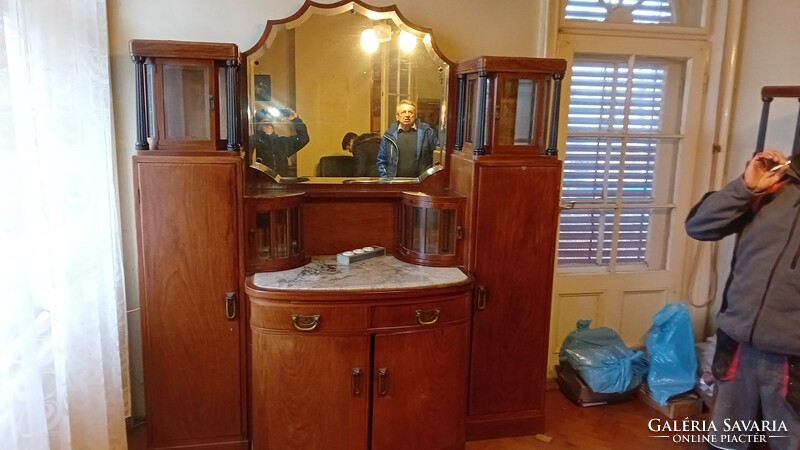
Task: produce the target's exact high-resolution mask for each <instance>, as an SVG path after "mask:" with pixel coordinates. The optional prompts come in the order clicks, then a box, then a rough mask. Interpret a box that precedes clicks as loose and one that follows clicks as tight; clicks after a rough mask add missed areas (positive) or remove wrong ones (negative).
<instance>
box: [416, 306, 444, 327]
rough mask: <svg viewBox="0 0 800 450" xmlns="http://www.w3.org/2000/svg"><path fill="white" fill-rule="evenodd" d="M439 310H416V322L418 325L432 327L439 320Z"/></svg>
mask: <svg viewBox="0 0 800 450" xmlns="http://www.w3.org/2000/svg"><path fill="white" fill-rule="evenodd" d="M440 312H441V310H440V309H439V308H436V309H430V310H428V311H423V310H421V309H418V310H417V322H419V324H420V325H433V324H435V323H436V321H437V320H439V313H440Z"/></svg>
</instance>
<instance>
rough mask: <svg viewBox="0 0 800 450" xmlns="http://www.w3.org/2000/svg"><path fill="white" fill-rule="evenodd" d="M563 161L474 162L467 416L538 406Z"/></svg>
mask: <svg viewBox="0 0 800 450" xmlns="http://www.w3.org/2000/svg"><path fill="white" fill-rule="evenodd" d="M560 169H561V167H560V165H558V164H547V165H543V166H540V167H537V166H536V165H535V164H533V165H529V166H527V165H517V166H502V165H495V166H478V168H477V172H476V182H475V184H476V198H475V215H476V218H477V219H476V222H475V230H474V233H473V236H472V239H474V241H473V242H474V250H473V251H474V254H473V257H474V260H473V262H474V271H473V272H474V276H475V278H476V284H477V285H478V286H481V287H483V288H484V289H485V291H486V306H485V308H484V309H481V310H476V311H475V314H474V316H473V326H472V362H471V370H470V402H469V414H470V415H471V416H473V415H486V414H497V413H503V412H513V411H517V412H522V411H533V410H542V409H543V407H544V405H543V399H544V381H545V364H546V360H547V339H548V325H549V321H550V301H551V299H550V296H551V288H552V278H553V264H554V262H553V258H554V253H555V233H556V226H557V220H558V202H559V198H558V194H559V192H558V189H559V186H560V176H561V170H560Z"/></svg>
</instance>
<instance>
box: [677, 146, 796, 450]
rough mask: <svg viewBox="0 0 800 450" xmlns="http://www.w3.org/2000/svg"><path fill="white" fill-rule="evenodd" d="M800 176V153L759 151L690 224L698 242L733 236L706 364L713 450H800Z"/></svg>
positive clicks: (703, 202) (693, 213)
mask: <svg viewBox="0 0 800 450" xmlns="http://www.w3.org/2000/svg"><path fill="white" fill-rule="evenodd" d="M787 162H788V164H787ZM799 173H800V156H795V157H793V159H792V160H791V161H789V160H788V159H787V158H786V157H785V156H783V155H782V154H780V153H778V152H775V151H764V152H760V153H756V154H755V156H754V157H753V159H751V160H750V161H749V162H748V163H747V167H746V169H745V171H744V174H743V175H742V176H740V177H738V178H737V179H735V180H733V181H731V182H730V183H729V184H728V185H726V186H725V187H723V188H722V189H721V190H719V191H716V192H712V193H709V194H706V195H705V196H704V197H703V199H702V200H701V201H700V202H699V203H698V204H697V205H695V206H694V208H692V211H691V212H690V213H689V216H688V217H687V219H686V223H685V226H686V232H687V233H688V234H689V236H691V237H693V238H694V239H698V240H701V241H715V240H719V239H722V238H724V237H725V236H728V235H731V234H735V235H736V247H735V250H734V255H733V260H732V262H731V271H730V275H729V277H728V281H727V282H726V284H725V290H724V292H723V295H722V305H721V307H720V311H719V315H718V316H717V326H718V330H717V349H716V352H715V354H714V361H713V364H712V371H713V373H714V376H715V377H716V378H717V380H718V381H717V394H716V399H715V402H714V417H713V420H712V422H713V427H710V428H711V429H710V431H709V435H708V439H709V444H711V445H712V446H713V447H716V448H723V449H746V448H748V446H749V445H752V443H753V442H764V441H768V442H769V445H770V448H771V449H772V450H783V449H794V450H797V449H800V267H798V259H800V232H798V231H800V175H798V174H799ZM756 420H757V421H758V422H745V421H756ZM761 420H763V421H764V422H761ZM753 423H755V424H757V427H756V428H755V429H754V428H753V427H752V426H747V425H752V424H753ZM743 430H744V431H743Z"/></svg>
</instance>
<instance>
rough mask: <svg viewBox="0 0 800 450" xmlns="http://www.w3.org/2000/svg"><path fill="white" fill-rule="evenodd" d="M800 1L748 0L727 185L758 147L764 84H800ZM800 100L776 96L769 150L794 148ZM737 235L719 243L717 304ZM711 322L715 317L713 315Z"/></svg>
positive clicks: (741, 43)
mask: <svg viewBox="0 0 800 450" xmlns="http://www.w3.org/2000/svg"><path fill="white" fill-rule="evenodd" d="M798 44H800V2H798V1H797V0H769V1H755V0H750V1H746V3H745V11H744V23H743V26H742V39H741V42H740V44H739V50H740V52H739V56H738V58H739V63H738V74H737V83H736V92H735V94H734V98H733V113H732V115H731V131H730V136H729V145H728V148H727V149H724V150H725V151H726V152H727V159H726V161H725V164H724V167H725V172H724V173H723V175H722V179H723V180H724V181H723V183H727V182H728V181H730V180H732V179H734V178H736V177H737V176H739V175H741V173H742V171H743V170H744V165H745V163H746V162H747V161H748V160H749V159H750V157H751V156H752V154H753V151H754V150H755V146H756V136H757V135H758V125H759V122H760V118H761V106H762V102H761V88H762V86H781V85H791V86H800V55H798V51H797V46H798ZM799 109H800V103H798V101H797V100H795V99H775V100H774V101H773V102H772V104H771V106H770V115H769V125H768V127H767V140H766V144H765V148H767V149H774V150H779V151H782V152H783V153H784V154H786V155H787V156H788V155H789V154H790V152H791V146H792V142H793V139H794V132H795V124H796V123H797V115H798V110H799ZM732 254H733V239H732V238H729V239H726V240H724V241H722V242H721V244H720V252H719V258H718V262H717V267H718V274H719V277H718V286H719V292H718V294H717V302H716V304H715V305H714V308H713V313H714V314H716V311H718V310H719V302H720V300H721V295H722V289H723V286H724V284H725V280H726V279H727V277H728V273H729V270H728V269H729V264H730V259H731V256H732ZM711 319H712V322H713V316H712V317H711Z"/></svg>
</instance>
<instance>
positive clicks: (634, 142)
mask: <svg viewBox="0 0 800 450" xmlns="http://www.w3.org/2000/svg"><path fill="white" fill-rule="evenodd" d="M629 65H630V66H632V67H633V70H632V73H631V74H630V76H629V70H630V69H629ZM664 84H665V69H664V68H663V67H662V66H660V65H659V64H657V63H639V64H631V63H629V60H628V59H627V58H624V57H619V58H618V59H600V58H596V59H593V58H589V57H582V58H579V57H577V56H576V58H575V60H574V62H573V66H572V78H571V87H570V106H569V115H568V124H567V143H566V156H565V160H564V183H563V190H562V197H563V200H564V201H565V202H575V204H576V206H575V208H574V209H571V210H566V211H563V212H562V214H561V227H560V234H559V250H558V263H559V265H576V264H578V265H586V264H591V265H608V264H609V263H610V258H611V255H612V247H613V246H614V245H615V246H616V262H617V263H620V264H624V263H642V262H646V261H645V259H646V256H647V237H648V229H649V226H650V215H651V209H650V208H648V205H650V204H652V203H653V200H654V198H653V188H654V173H655V165H656V153H657V152H656V151H657V148H658V145H659V138H658V137H657V135H658V134H659V133H661V131H662V130H661V122H662V120H661V111H662V102H663V97H664ZM620 173H622V174H623V177H622V178H623V179H622V181H620V179H619V178H620ZM615 224H616V225H617V226H618V233H617V235H616V239H615V238H614V233H613V230H614V227H615Z"/></svg>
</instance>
